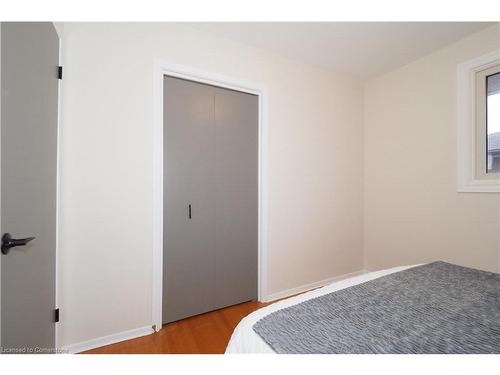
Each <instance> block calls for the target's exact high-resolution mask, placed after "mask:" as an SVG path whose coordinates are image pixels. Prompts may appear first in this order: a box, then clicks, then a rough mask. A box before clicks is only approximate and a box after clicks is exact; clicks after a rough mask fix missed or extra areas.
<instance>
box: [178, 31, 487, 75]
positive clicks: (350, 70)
mask: <svg viewBox="0 0 500 375" xmlns="http://www.w3.org/2000/svg"><path fill="white" fill-rule="evenodd" d="M188 25H189V26H192V27H195V28H197V29H200V30H204V31H208V32H210V33H213V34H216V35H218V36H222V37H226V38H230V39H233V40H235V41H239V42H241V43H245V44H248V45H251V46H255V47H259V48H264V49H267V50H270V51H272V52H275V53H277V54H280V55H282V56H285V57H287V58H290V59H293V60H297V61H301V62H304V63H308V64H312V65H316V66H319V67H323V68H327V69H331V70H333V71H336V72H339V73H345V74H349V75H351V76H354V77H356V78H359V79H369V78H372V77H375V76H377V75H380V74H383V73H386V72H389V71H391V70H393V69H396V68H398V67H400V66H403V65H405V64H407V63H409V62H411V61H413V60H416V59H418V58H420V57H422V56H425V55H426V54H429V53H431V52H433V51H435V50H437V49H439V48H442V47H444V46H446V45H447V44H450V43H453V42H454V41H457V40H459V39H461V38H463V37H464V36H466V35H468V34H471V33H473V32H476V31H478V30H480V29H483V28H486V27H488V26H492V25H493V23H486V22H320V23H305V22H303V23H302V22H292V23H279V22H267V23H266V22H255V23H237V22H228V23H190V24H188Z"/></svg>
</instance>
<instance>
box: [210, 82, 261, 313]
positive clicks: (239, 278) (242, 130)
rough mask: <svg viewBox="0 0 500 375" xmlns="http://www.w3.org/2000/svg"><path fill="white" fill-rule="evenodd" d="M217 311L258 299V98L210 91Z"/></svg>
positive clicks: (233, 92)
mask: <svg viewBox="0 0 500 375" xmlns="http://www.w3.org/2000/svg"><path fill="white" fill-rule="evenodd" d="M215 128H216V138H215V139H216V140H215V144H216V147H215V180H216V187H215V206H216V211H215V231H216V251H215V258H216V272H215V291H216V293H215V305H216V308H221V307H224V306H229V305H234V304H237V303H241V302H245V301H249V300H253V299H257V275H258V267H257V259H258V247H257V246H258V97H257V96H255V95H250V94H245V93H241V92H237V91H232V90H225V89H221V88H216V89H215Z"/></svg>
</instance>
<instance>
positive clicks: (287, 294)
mask: <svg viewBox="0 0 500 375" xmlns="http://www.w3.org/2000/svg"><path fill="white" fill-rule="evenodd" d="M364 273H366V271H365V270H359V271H355V272H350V273H346V274H343V275H339V276H334V277H330V278H328V279H324V280H320V281H316V282H314V283H310V284H306V285H302V286H298V287H296V288H291V289H287V290H282V291H281V292H276V293H271V294H269V295H267V296H264V297H263V298H261V302H272V301H276V300H278V299H282V298H286V297H290V296H293V295H296V294H300V293H304V292H308V291H310V290H312V289H316V288H321V287H322V286H325V285H328V284H331V283H333V282H335V281H339V280H343V279H347V278H349V277H354V276H359V275H362V274H364Z"/></svg>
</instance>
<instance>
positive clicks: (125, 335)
mask: <svg viewBox="0 0 500 375" xmlns="http://www.w3.org/2000/svg"><path fill="white" fill-rule="evenodd" d="M151 333H154V330H153V328H152V327H151V326H147V327H142V328H136V329H131V330H129V331H123V332H118V333H114V334H112V335H108V336H103V337H98V338H95V339H92V340H88V341H82V342H78V343H76V344H71V345H67V346H64V347H63V348H62V350H63V351H65V352H67V353H80V352H84V351H86V350H90V349H95V348H99V347H101V346H105V345H110V344H115V343H117V342H120V341H125V340H130V339H135V338H137V337H141V336H146V335H149V334H151Z"/></svg>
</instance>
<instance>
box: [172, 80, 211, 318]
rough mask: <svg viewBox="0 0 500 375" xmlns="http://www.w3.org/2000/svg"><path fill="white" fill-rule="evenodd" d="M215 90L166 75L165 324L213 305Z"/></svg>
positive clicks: (205, 309) (208, 308)
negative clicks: (213, 93)
mask: <svg viewBox="0 0 500 375" xmlns="http://www.w3.org/2000/svg"><path fill="white" fill-rule="evenodd" d="M212 92H213V90H212V88H211V87H210V86H205V85H200V84H197V83H194V82H189V81H184V80H180V79H175V78H170V77H165V79H164V220H163V222H164V230H163V233H164V234H163V238H164V240H163V252H164V254H163V323H168V322H171V321H174V320H179V319H182V318H185V317H187V316H191V315H196V314H200V313H203V312H206V311H210V310H212V308H213V300H214V288H213V287H212V285H213V280H215V261H216V260H215V258H214V255H213V251H214V250H213V249H214V248H215V230H214V227H215V225H214V220H213V217H214V213H215V191H214V175H213V168H214V167H213V160H214V157H215V143H214V139H215V131H214V126H213V124H214V116H213V106H214V101H213V95H212ZM189 205H191V218H189Z"/></svg>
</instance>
